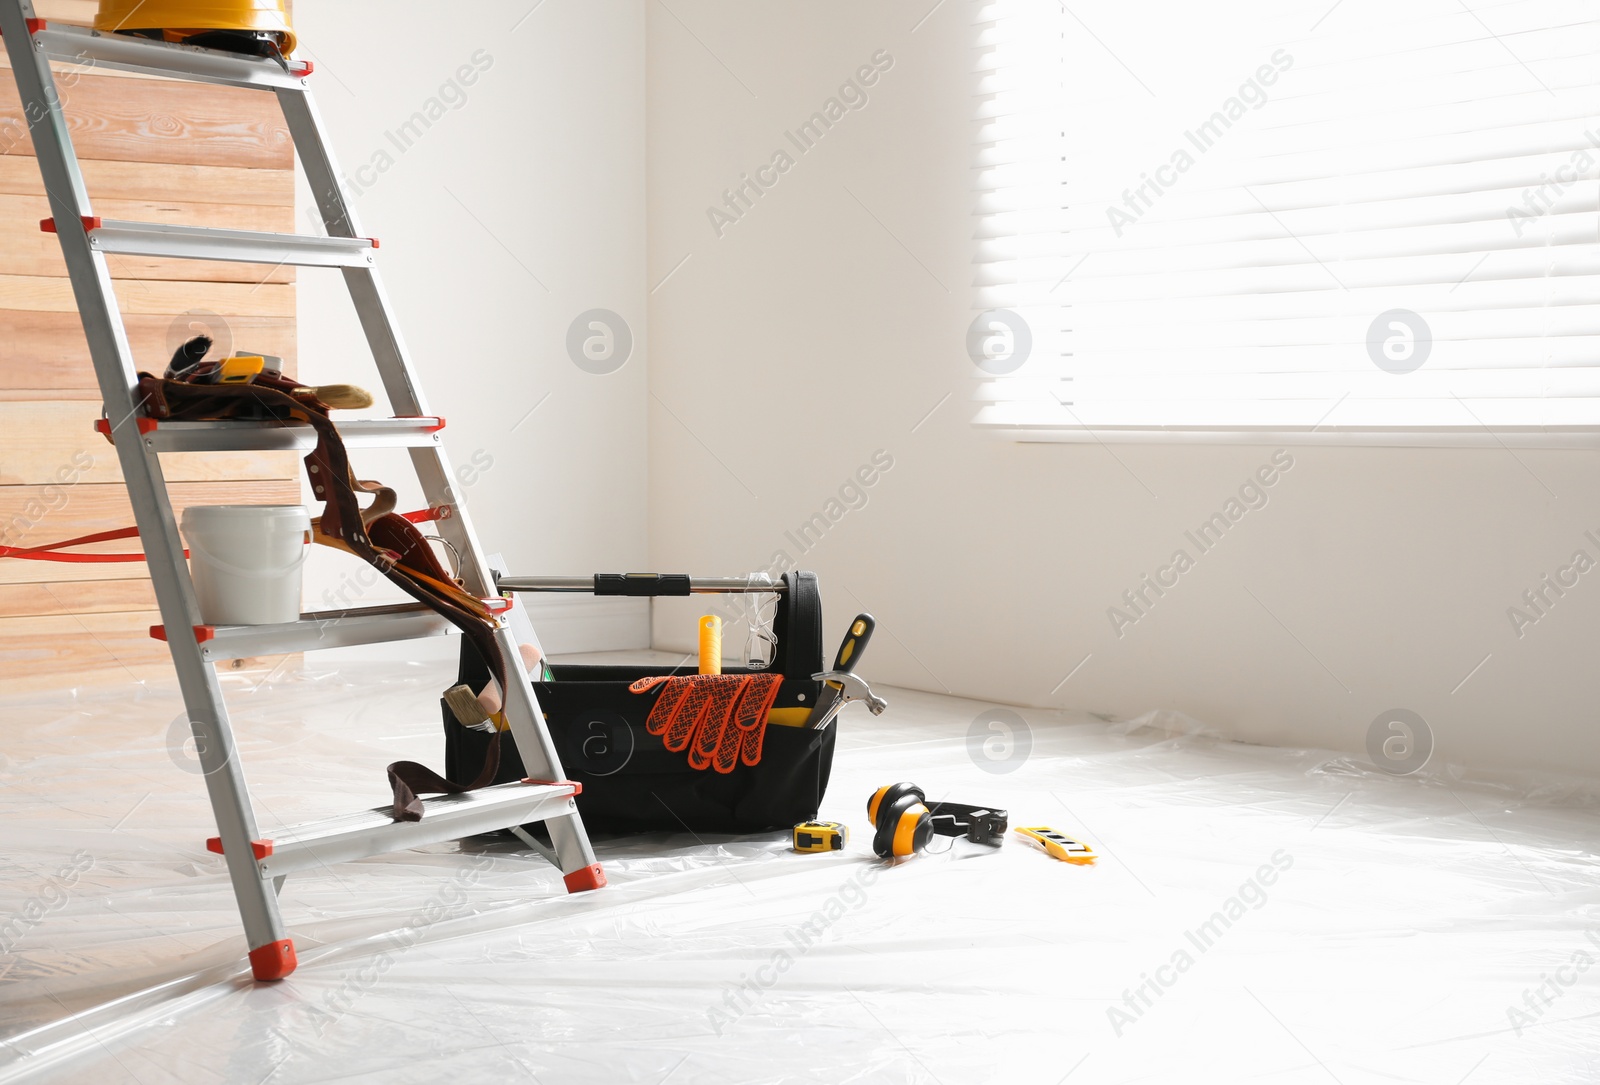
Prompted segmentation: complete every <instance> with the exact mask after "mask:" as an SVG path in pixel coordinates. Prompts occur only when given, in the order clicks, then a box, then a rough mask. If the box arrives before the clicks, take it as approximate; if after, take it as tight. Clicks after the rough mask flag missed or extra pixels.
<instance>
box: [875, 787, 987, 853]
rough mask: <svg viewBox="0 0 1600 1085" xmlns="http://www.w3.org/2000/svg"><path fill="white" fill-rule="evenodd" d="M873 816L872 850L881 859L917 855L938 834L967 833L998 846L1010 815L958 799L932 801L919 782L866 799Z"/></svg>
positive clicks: (976, 840) (979, 841)
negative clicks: (957, 800)
mask: <svg viewBox="0 0 1600 1085" xmlns="http://www.w3.org/2000/svg"><path fill="white" fill-rule="evenodd" d="M867 817H869V818H870V819H872V826H873V830H874V831H873V835H872V850H873V851H874V852H876V853H877V854H878V857H879V858H881V859H890V858H898V857H900V856H905V855H915V854H916V853H917V852H919V851H921V850H922V849H923V848H926V847H927V846H928V844H929V842H931V841H932V840H933V838H934V837H935V836H950V837H959V836H964V837H966V838H967V839H968V840H971V841H972V842H973V843H976V844H987V845H989V846H990V847H999V846H1000V842H1001V841H1002V840H1004V839H1005V833H1006V825H1007V822H1008V817H1007V815H1006V812H1005V811H1004V810H996V809H994V808H993V807H988V806H968V805H966V804H965V803H959V802H936V803H929V802H928V797H927V795H926V794H924V793H923V790H922V788H920V787H918V786H917V785H916V784H908V783H899V784H890V785H889V786H888V787H880V788H878V790H877V791H874V792H873V793H872V798H870V799H868V800H867Z"/></svg>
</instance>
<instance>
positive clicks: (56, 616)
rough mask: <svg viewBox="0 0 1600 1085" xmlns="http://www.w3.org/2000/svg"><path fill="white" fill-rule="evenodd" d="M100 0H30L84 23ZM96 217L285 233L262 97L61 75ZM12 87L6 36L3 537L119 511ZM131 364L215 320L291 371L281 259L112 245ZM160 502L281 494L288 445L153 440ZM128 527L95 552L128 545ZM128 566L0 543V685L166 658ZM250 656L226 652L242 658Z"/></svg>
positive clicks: (281, 148)
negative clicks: (6, 548) (193, 446)
mask: <svg viewBox="0 0 1600 1085" xmlns="http://www.w3.org/2000/svg"><path fill="white" fill-rule="evenodd" d="M97 6H98V5H97V2H96V0H37V4H36V7H37V10H38V14H39V15H40V16H41V17H43V18H45V19H50V20H54V21H62V22H78V23H87V22H88V21H90V20H91V19H92V18H93V16H94V12H95V10H96V8H97ZM57 78H58V83H59V85H60V88H61V93H62V101H63V102H64V104H65V108H66V114H67V120H68V129H69V131H70V133H71V135H72V138H73V142H74V144H75V147H76V150H77V152H78V155H79V159H80V162H81V165H82V169H83V176H84V181H85V184H86V185H87V187H88V189H89V194H90V199H91V201H92V204H93V207H94V211H95V213H96V214H99V215H102V216H103V217H106V218H120V219H130V220H134V221H143V222H167V223H182V224H187V225H197V226H227V227H232V228H236V229H253V230H269V231H280V232H295V231H296V229H297V224H296V220H295V196H294V174H293V166H294V158H293V148H292V146H291V144H290V142H289V138H288V130H287V126H286V125H285V124H284V122H283V117H282V115H281V113H280V112H279V111H278V108H277V104H276V101H275V99H274V98H273V96H272V95H270V94H261V93H258V92H252V91H245V90H231V89H228V88H219V87H204V86H198V85H194V84H187V83H179V82H173V81H168V80H162V79H153V78H150V77H146V76H138V75H133V74H130V73H120V72H110V71H106V70H98V71H97V70H90V69H84V68H73V69H66V70H61V69H58V72H57ZM32 155H33V144H32V140H31V139H30V138H29V137H28V135H27V131H26V128H25V125H24V124H23V119H22V113H21V109H20V107H19V104H18V100H17V94H16V87H15V85H14V83H13V82H12V80H11V73H10V71H9V66H8V65H7V64H6V63H5V61H4V57H3V53H0V544H5V545H19V544H21V545H29V544H38V543H41V542H46V541H50V540H56V539H63V538H69V537H71V536H75V535H82V534H87V533H89V532H92V531H100V530H106V529H110V528H118V527H125V526H131V525H132V523H133V514H132V510H131V508H130V507H129V504H128V498H127V493H126V491H125V490H124V489H123V487H122V485H121V470H120V466H119V465H118V462H117V459H116V454H115V451H114V450H113V449H112V447H111V445H110V444H108V443H107V442H106V441H105V440H104V439H103V438H102V437H100V436H99V435H98V434H96V433H94V432H93V430H92V428H91V426H92V423H93V421H94V420H95V419H96V418H98V417H99V416H100V414H101V405H100V391H99V386H98V385H97V383H96V382H95V379H94V371H93V367H92V365H91V363H90V359H89V351H88V344H87V342H86V341H85V339H84V335H83V330H82V327H81V325H80V324H79V319H78V310H77V304H76V300H75V299H74V297H73V294H72V290H71V287H70V285H69V283H68V281H67V279H66V277H65V276H66V267H65V264H64V263H63V261H62V258H61V252H60V249H59V247H58V244H57V240H56V238H55V237H54V236H53V235H50V234H45V233H43V232H41V231H40V229H39V220H40V219H42V218H45V217H48V216H49V214H50V210H49V206H48V203H47V202H46V201H45V198H44V187H43V184H42V183H41V181H40V178H39V173H38V167H37V165H36V163H35V162H34V160H33V157H32ZM108 263H109V266H110V268H111V272H112V275H113V277H114V278H115V279H116V280H117V297H118V302H119V304H120V305H121V306H122V309H123V314H124V318H125V320H126V322H127V326H128V339H129V345H130V346H131V348H132V350H133V354H134V359H135V363H136V364H137V366H138V367H139V368H141V369H144V370H147V371H153V372H160V371H161V370H162V369H164V368H165V366H166V363H167V359H168V358H169V357H170V356H171V353H172V350H173V349H174V347H175V346H176V345H177V343H178V342H180V341H181V340H182V339H183V338H186V337H187V336H188V335H189V334H192V333H193V332H194V331H198V330H201V329H202V328H204V327H205V326H206V325H207V324H208V323H210V322H215V321H218V320H220V321H221V322H222V324H223V325H224V326H225V327H226V329H227V332H228V336H229V339H230V340H231V342H230V343H229V346H230V347H231V348H232V349H239V350H254V351H261V352H263V353H267V354H274V355H278V356H280V357H282V358H283V359H284V360H285V368H286V369H287V370H288V371H289V372H291V373H292V372H293V371H294V360H295V293H294V292H295V286H294V275H293V273H292V270H291V269H287V268H272V267H266V266H260V265H253V266H252V265H230V264H222V263H213V262H205V261H174V260H167V261H161V260H152V259H145V258H135V257H122V256H117V257H112V258H110V259H109V261H108ZM162 467H163V470H164V471H165V473H166V474H167V477H168V479H169V481H170V482H172V484H173V485H172V497H173V504H174V507H175V509H176V510H177V512H178V514H179V515H180V516H181V514H182V510H183V509H184V508H186V507H188V506H190V505H214V504H295V503H298V502H299V501H300V482H299V475H300V461H299V457H298V455H297V454H295V453H230V454H223V455H205V456H200V455H184V456H165V457H163V458H162ZM137 548H138V547H137V540H134V541H133V542H131V543H125V544H108V545H107V546H103V547H100V548H98V549H101V550H105V549H115V550H124V551H125V550H136V549H137ZM159 621H160V618H159V616H158V615H157V614H156V613H155V599H154V595H153V593H152V591H151V588H150V582H149V579H148V576H147V575H146V570H145V567H144V565H143V564H142V563H130V564H114V565H81V564H59V563H53V562H48V563H47V562H31V561H18V560H0V693H3V692H13V691H19V690H31V689H46V688H53V687H59V686H62V685H78V684H83V683H86V682H94V681H97V680H108V681H127V680H129V679H130V678H138V679H148V678H159V677H161V676H163V675H170V672H171V663H170V660H169V658H168V656H167V650H166V646H165V645H164V644H162V643H161V642H160V641H156V640H152V639H151V638H150V636H149V627H150V626H151V625H154V624H156V623H158V622H159ZM259 662H261V661H248V660H242V661H238V664H237V665H238V666H241V667H243V666H250V665H252V664H254V663H259Z"/></svg>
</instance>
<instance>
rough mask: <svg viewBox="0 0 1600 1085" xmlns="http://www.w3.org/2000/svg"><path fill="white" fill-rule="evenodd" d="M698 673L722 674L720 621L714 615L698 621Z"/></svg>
mask: <svg viewBox="0 0 1600 1085" xmlns="http://www.w3.org/2000/svg"><path fill="white" fill-rule="evenodd" d="M700 673H701V674H721V673H722V619H721V618H719V617H717V616H716V615H715V614H707V615H706V616H705V617H703V618H701V619H700Z"/></svg>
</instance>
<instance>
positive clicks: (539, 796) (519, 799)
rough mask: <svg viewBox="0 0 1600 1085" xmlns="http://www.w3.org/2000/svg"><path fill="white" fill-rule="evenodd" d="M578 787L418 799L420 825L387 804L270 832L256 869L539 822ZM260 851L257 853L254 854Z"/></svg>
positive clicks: (280, 870) (558, 784)
mask: <svg viewBox="0 0 1600 1085" xmlns="http://www.w3.org/2000/svg"><path fill="white" fill-rule="evenodd" d="M581 788H582V785H581V784H577V783H573V782H572V781H570V780H560V781H555V782H548V783H536V782H530V781H521V782H513V783H509V784H495V785H494V786H492V787H482V788H479V789H478V790H476V791H468V792H466V793H465V794H461V795H443V796H439V797H437V798H430V799H424V800H423V803H422V805H423V815H422V820H421V821H395V820H394V815H393V813H392V811H391V808H390V807H387V806H379V807H375V808H373V809H371V810H362V811H359V812H357V813H354V814H340V815H338V816H335V817H332V818H328V819H326V820H323V821H316V822H311V823H309V824H305V825H298V826H295V827H294V828H290V829H281V830H279V831H278V832H275V833H273V834H272V839H271V842H270V851H269V853H268V854H266V855H262V856H260V858H258V859H257V863H256V866H257V868H258V869H259V871H260V873H261V877H262V878H263V879H271V878H278V877H282V876H283V875H285V874H293V873H294V872H295V871H297V870H304V869H306V868H308V867H322V866H331V865H332V864H334V863H343V862H348V861H349V860H351V859H362V858H365V857H367V856H369V855H382V854H384V853H386V852H391V851H400V850H403V849H405V848H420V847H423V846H425V845H428V844H439V843H443V842H444V841H446V840H459V839H461V838H462V837H467V836H474V835H476V834H478V833H488V832H494V831H495V830H496V829H509V828H511V827H512V826H513V825H526V824H529V823H530V822H536V821H544V820H545V819H547V818H553V817H560V816H562V815H564V814H570V813H572V812H573V811H574V810H576V809H577V807H576V805H575V804H574V803H573V801H572V797H573V796H574V795H575V794H577V793H578V791H579V790H580V789H581ZM261 850H262V849H257V852H258V855H259V854H260V851H261Z"/></svg>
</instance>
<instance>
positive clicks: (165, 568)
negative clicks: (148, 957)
mask: <svg viewBox="0 0 1600 1085" xmlns="http://www.w3.org/2000/svg"><path fill="white" fill-rule="evenodd" d="M34 17H35V16H34V12H33V4H32V2H31V0H0V35H3V36H4V42H5V47H6V51H7V53H8V54H9V56H10V58H11V67H12V74H13V76H14V77H15V79H16V82H17V90H18V93H19V95H20V97H21V102H22V105H23V109H24V111H25V113H26V114H27V117H28V120H29V122H30V123H29V130H30V133H31V135H32V138H33V146H34V151H35V154H36V155H37V157H38V164H39V170H40V174H41V176H42V177H43V179H44V186H45V190H46V193H47V196H48V198H49V201H50V209H51V213H52V214H53V215H54V216H55V219H56V223H57V230H58V236H59V239H60V242H61V249H62V254H63V256H64V257H65V259H66V264H67V274H68V277H69V278H70V280H71V282H72V290H73V294H74V296H75V298H76V300H77V303H78V308H79V311H80V313H81V315H82V318H83V326H84V334H85V336H86V337H87V339H88V342H89V353H90V357H91V359H92V360H93V362H94V368H95V374H96V376H97V377H98V379H99V383H100V392H101V395H102V397H103V399H104V403H105V407H106V410H107V411H108V412H109V414H110V415H111V421H112V423H113V430H112V431H113V433H114V434H115V435H116V437H117V440H116V443H115V448H116V452H117V457H118V460H119V461H120V463H121V465H122V473H123V477H124V479H125V480H126V483H127V487H128V496H129V499H130V501H131V503H132V505H133V513H134V520H135V522H136V523H137V525H138V528H139V536H140V539H141V540H142V542H143V544H144V550H145V555H146V564H147V565H148V566H149V569H150V579H151V582H152V585H153V587H154V588H155V593H156V600H157V604H158V606H159V608H160V611H161V620H162V622H163V623H165V625H166V627H167V628H168V629H171V630H175V631H176V630H188V629H192V628H193V627H194V626H197V625H199V624H201V623H200V611H199V607H198V606H197V604H196V603H195V599H194V588H193V583H192V581H191V580H190V579H189V568H188V563H187V561H186V560H185V558H184V556H183V543H182V541H181V539H180V538H179V535H178V525H177V521H176V518H175V517H174V515H173V512H172V505H171V502H170V501H169V499H168V496H167V489H166V480H165V478H164V476H163V475H162V471H161V465H160V461H159V460H158V459H157V458H156V454H155V453H154V452H153V451H151V450H150V449H149V448H148V447H147V446H146V443H145V440H144V439H143V436H142V435H141V434H140V433H139V431H138V426H137V423H136V420H135V419H136V415H137V414H138V412H139V409H140V407H141V406H142V404H141V403H140V401H139V399H138V392H137V385H138V374H137V371H136V370H135V368H134V364H133V355H132V351H131V349H130V348H129V346H128V340H127V334H126V332H125V330H124V328H123V324H122V316H121V310H120V307H119V306H118V303H117V299H116V294H115V292H114V290H113V287H112V281H111V274H110V271H109V268H108V267H107V265H106V260H105V257H104V256H103V255H102V254H100V253H97V252H95V251H94V250H93V249H92V248H90V246H89V238H88V234H87V233H86V232H85V230H84V228H83V223H82V217H83V216H86V215H88V214H90V204H89V198H88V194H87V192H86V191H85V189H84V184H83V177H82V174H81V172H80V171H79V168H78V161H77V155H76V153H75V152H74V151H73V148H72V139H71V136H70V133H69V132H68V129H67V122H66V117H65V115H64V114H63V112H62V109H61V98H60V94H59V92H58V90H57V89H56V84H55V77H54V75H53V74H52V72H51V70H50V64H49V60H48V58H46V57H45V56H44V55H43V54H42V53H41V52H40V51H38V50H36V49H35V48H34V42H33V35H32V34H31V33H30V32H29V29H28V21H29V20H31V19H33V18H34ZM169 647H170V648H171V651H172V662H173V666H174V667H175V669H176V670H177V673H178V681H179V684H180V686H181V687H182V690H183V699H184V706H185V709H186V711H187V713H188V716H189V720H190V724H191V727H192V729H193V731H194V737H195V741H196V743H197V744H198V746H199V751H198V752H199V754H200V764H201V769H202V770H203V772H204V773H205V781H206V790H207V791H208V793H209V794H210V798H211V805H212V808H213V810H214V811H215V813H216V818H217V831H218V835H219V836H220V837H221V839H222V843H223V847H224V849H225V855H226V859H227V865H228V876H229V879H230V880H231V881H232V883H233V889H234V895H235V896H236V897H237V899H238V902H239V911H240V915H241V918H242V919H243V922H244V927H245V933H246V936H247V938H248V940H249V945H250V948H251V949H252V950H255V949H259V948H263V947H266V946H269V945H272V944H273V943H277V942H281V941H284V940H285V939H287V937H288V935H287V934H286V933H285V930H284V926H283V920H282V917H281V915H280V914H279V911H278V905H277V900H276V898H275V896H274V895H273V894H272V893H271V892H270V891H269V890H268V889H267V888H266V887H265V886H263V884H262V882H261V879H260V876H259V875H258V874H257V871H256V863H255V859H254V857H253V855H252V852H251V841H252V840H255V839H257V837H258V836H259V833H258V832H257V829H256V822H255V815H254V812H253V811H252V810H251V808H250V804H249V801H248V790H247V788H246V784H245V779H244V773H243V769H242V768H241V766H240V764H239V759H238V757H237V756H236V755H235V750H234V742H233V734H232V731H231V729H230V727H229V725H228V719H227V714H226V709H225V708H224V706H223V702H222V689H221V685H220V683H219V682H218V681H217V676H216V672H215V671H214V670H213V669H212V668H211V666H210V665H209V664H207V663H206V662H205V661H204V660H203V659H202V658H201V656H200V647H199V645H198V644H197V643H196V641H195V638H194V636H193V635H192V634H191V635H189V636H182V635H176V634H175V635H174V636H173V637H172V638H171V640H170V644H169Z"/></svg>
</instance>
